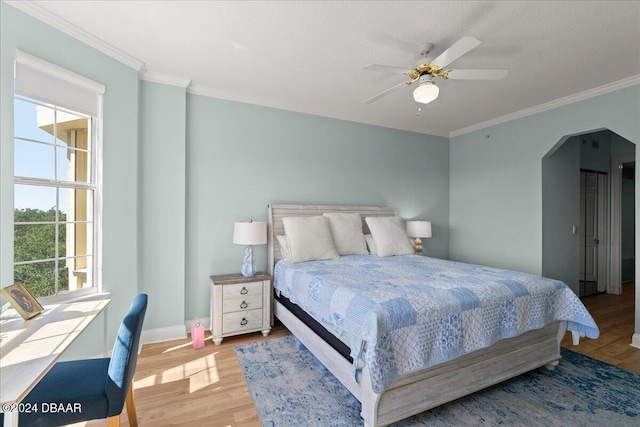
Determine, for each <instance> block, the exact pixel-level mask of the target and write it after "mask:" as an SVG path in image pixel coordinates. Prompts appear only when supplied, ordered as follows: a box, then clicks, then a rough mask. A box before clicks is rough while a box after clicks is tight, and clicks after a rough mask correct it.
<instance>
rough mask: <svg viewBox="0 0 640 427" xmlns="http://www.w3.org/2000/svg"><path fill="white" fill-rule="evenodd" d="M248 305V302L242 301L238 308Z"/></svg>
mask: <svg viewBox="0 0 640 427" xmlns="http://www.w3.org/2000/svg"><path fill="white" fill-rule="evenodd" d="M247 307H249V304H247V302H246V301H242V304H240V308H247Z"/></svg>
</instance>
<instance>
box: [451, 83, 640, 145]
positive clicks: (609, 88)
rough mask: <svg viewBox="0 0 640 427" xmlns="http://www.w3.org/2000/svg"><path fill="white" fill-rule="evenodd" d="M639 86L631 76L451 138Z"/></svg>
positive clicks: (511, 115) (461, 132)
mask: <svg viewBox="0 0 640 427" xmlns="http://www.w3.org/2000/svg"><path fill="white" fill-rule="evenodd" d="M637 84H640V75H636V76H631V77H628V78H626V79H622V80H618V81H617V82H613V83H609V84H606V85H603V86H599V87H596V88H593V89H589V90H586V91H584V92H580V93H576V94H574V95H569V96H567V97H564V98H560V99H556V100H555V101H551V102H547V103H544V104H540V105H536V106H535V107H531V108H527V109H524V110H520V111H516V112H515V113H511V114H507V115H506V116H501V117H496V118H495V119H491V120H487V121H485V122H481V123H477V124H475V125H471V126H467V127H464V128H461V129H457V130H454V131H452V132H451V133H450V134H449V138H453V137H456V136H460V135H464V134H466V133H471V132H474V131H476V130H480V129H484V128H488V127H490V126H495V125H499V124H502V123H506V122H510V121H511V120H515V119H520V118H522V117H526V116H531V115H533V114H537V113H541V112H543V111H547V110H552V109H554V108H558V107H562V106H565V105H569V104H573V103H574V102H578V101H582V100H585V99H589V98H593V97H595V96H599V95H604V94H606V93H610V92H615V91H616V90H620V89H624V88H627V87H630V86H635V85H637Z"/></svg>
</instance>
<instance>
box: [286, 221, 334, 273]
mask: <svg viewBox="0 0 640 427" xmlns="http://www.w3.org/2000/svg"><path fill="white" fill-rule="evenodd" d="M282 224H283V225H284V232H285V234H286V236H287V240H288V241H289V260H290V261H292V262H303V261H313V260H319V259H337V258H339V257H340V255H338V251H336V248H335V246H334V245H333V238H332V237H331V229H330V228H329V222H328V221H327V218H325V217H323V216H298V217H285V218H282Z"/></svg>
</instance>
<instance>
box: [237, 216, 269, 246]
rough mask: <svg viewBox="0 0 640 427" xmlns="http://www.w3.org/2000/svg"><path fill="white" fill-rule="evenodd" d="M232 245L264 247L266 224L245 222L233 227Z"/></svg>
mask: <svg viewBox="0 0 640 427" xmlns="http://www.w3.org/2000/svg"><path fill="white" fill-rule="evenodd" d="M233 243H235V244H236V245H264V244H266V243H267V223H266V222H259V221H258V222H256V221H246V222H236V223H235V224H234V225H233Z"/></svg>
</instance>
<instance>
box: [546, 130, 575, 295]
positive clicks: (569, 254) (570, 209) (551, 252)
mask: <svg viewBox="0 0 640 427" xmlns="http://www.w3.org/2000/svg"><path fill="white" fill-rule="evenodd" d="M542 217H543V218H544V221H543V223H542V275H543V276H545V277H550V278H552V279H557V280H562V281H563V282H564V283H566V284H567V285H568V286H569V287H570V288H571V289H572V290H573V291H574V292H575V293H576V294H579V290H580V283H579V270H580V259H579V252H580V250H579V248H580V233H579V230H580V138H579V137H572V138H569V139H567V141H566V142H564V143H563V144H562V145H561V146H560V147H559V148H558V149H557V150H556V151H555V152H554V153H553V154H552V155H550V156H549V157H546V158H544V159H543V160H542ZM574 226H575V227H577V230H578V231H577V232H576V233H575V234H574V233H573V227H574Z"/></svg>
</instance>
